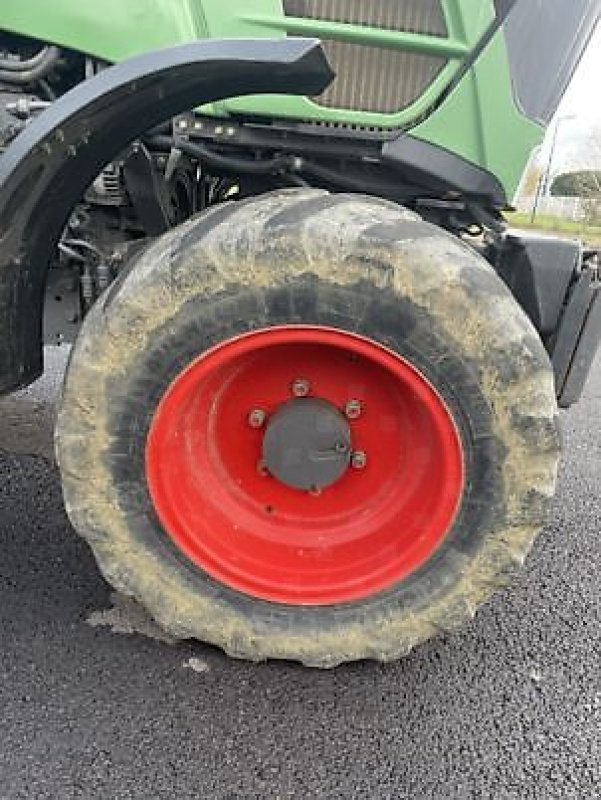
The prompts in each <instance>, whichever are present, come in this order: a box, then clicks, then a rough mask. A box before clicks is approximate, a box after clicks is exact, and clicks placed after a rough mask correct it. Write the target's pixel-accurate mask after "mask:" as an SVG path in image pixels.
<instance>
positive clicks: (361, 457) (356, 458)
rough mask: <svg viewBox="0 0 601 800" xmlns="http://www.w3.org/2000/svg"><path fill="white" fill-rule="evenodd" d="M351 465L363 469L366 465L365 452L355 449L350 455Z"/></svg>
mask: <svg viewBox="0 0 601 800" xmlns="http://www.w3.org/2000/svg"><path fill="white" fill-rule="evenodd" d="M351 466H352V467H353V469H365V467H366V466H367V453H364V452H363V450H357V451H356V452H354V453H353V455H352V456H351Z"/></svg>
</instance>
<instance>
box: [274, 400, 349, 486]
mask: <svg viewBox="0 0 601 800" xmlns="http://www.w3.org/2000/svg"><path fill="white" fill-rule="evenodd" d="M350 454H351V432H350V428H349V424H348V422H347V420H346V419H345V418H344V416H343V415H342V414H341V413H340V412H339V411H338V410H337V409H336V408H335V407H334V406H333V405H331V404H330V403H328V402H326V401H325V400H320V399H317V398H306V399H296V400H291V401H290V402H288V403H285V404H284V405H283V406H281V407H280V409H279V410H278V411H277V412H276V413H275V414H274V416H273V417H272V418H271V419H270V420H269V423H268V426H267V430H266V432H265V436H264V438H263V464H264V466H265V468H266V469H267V471H268V473H269V474H270V475H271V476H273V477H274V478H276V479H277V480H279V481H281V482H282V483H283V484H285V485H286V486H290V487H291V488H292V489H300V490H302V491H315V490H321V489H325V488H327V487H328V486H332V485H333V484H334V483H336V482H337V481H338V480H340V478H342V476H343V475H344V474H345V472H346V471H347V469H348V467H349V464H350Z"/></svg>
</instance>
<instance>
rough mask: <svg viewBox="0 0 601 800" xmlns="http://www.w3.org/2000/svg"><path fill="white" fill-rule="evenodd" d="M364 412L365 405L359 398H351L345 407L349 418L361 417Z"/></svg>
mask: <svg viewBox="0 0 601 800" xmlns="http://www.w3.org/2000/svg"><path fill="white" fill-rule="evenodd" d="M362 412H363V406H362V405H361V402H360V401H359V400H349V401H348V403H347V404H346V406H345V409H344V413H345V414H346V416H347V418H348V419H359V417H360V416H361V414H362Z"/></svg>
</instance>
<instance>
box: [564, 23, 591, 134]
mask: <svg viewBox="0 0 601 800" xmlns="http://www.w3.org/2000/svg"><path fill="white" fill-rule="evenodd" d="M600 82H601V26H598V27H597V30H596V32H595V33H594V34H593V38H592V39H591V41H590V43H589V46H588V49H587V51H586V53H585V54H584V56H583V59H582V61H581V62H580V67H579V68H578V71H577V72H576V74H575V75H574V78H573V80H572V83H571V85H570V87H569V88H568V90H567V92H566V94H565V96H564V99H563V102H562V104H561V108H560V110H559V114H560V115H561V116H563V115H565V114H575V115H577V119H576V120H574V124H575V125H576V126H578V125H579V124H580V125H590V124H591V123H595V122H596V123H597V124H598V125H601V102H599V100H600V95H601V92H600V87H599V83H600Z"/></svg>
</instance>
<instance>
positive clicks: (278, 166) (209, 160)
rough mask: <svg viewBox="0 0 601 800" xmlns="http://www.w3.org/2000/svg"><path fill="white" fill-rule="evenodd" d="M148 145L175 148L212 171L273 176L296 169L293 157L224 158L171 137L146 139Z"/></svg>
mask: <svg viewBox="0 0 601 800" xmlns="http://www.w3.org/2000/svg"><path fill="white" fill-rule="evenodd" d="M148 144H150V145H152V146H154V147H157V148H159V149H163V150H170V149H171V148H172V147H175V148H177V149H178V150H181V151H182V153H186V155H189V156H192V157H193V158H198V159H199V160H201V161H204V162H205V164H208V165H209V166H211V167H213V168H214V169H221V170H224V171H226V172H228V173H233V174H240V173H242V174H246V175H274V174H278V173H282V172H287V171H289V170H295V169H298V165H297V162H299V159H298V158H296V157H295V156H288V155H282V156H275V157H274V158H266V159H262V160H260V161H253V160H252V159H250V158H236V157H233V156H224V155H221V154H220V153H216V152H215V151H214V150H211V149H210V148H209V147H205V145H202V144H199V143H198V142H194V143H192V142H189V141H187V140H186V139H174V138H173V137H171V136H153V137H152V138H150V139H148Z"/></svg>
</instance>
